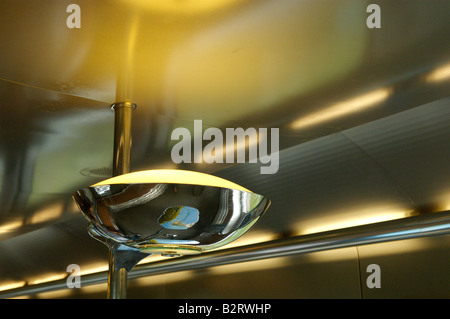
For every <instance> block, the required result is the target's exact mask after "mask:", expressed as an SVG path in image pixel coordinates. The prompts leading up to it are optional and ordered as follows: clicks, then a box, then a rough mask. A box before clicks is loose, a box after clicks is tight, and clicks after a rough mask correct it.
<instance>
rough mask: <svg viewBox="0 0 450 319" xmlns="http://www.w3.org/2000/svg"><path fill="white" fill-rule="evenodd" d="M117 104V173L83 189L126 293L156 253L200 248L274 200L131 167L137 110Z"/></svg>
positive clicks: (80, 201) (221, 183)
mask: <svg viewBox="0 0 450 319" xmlns="http://www.w3.org/2000/svg"><path fill="white" fill-rule="evenodd" d="M135 108H136V105H134V104H132V103H129V102H123V103H116V104H113V106H112V109H113V110H114V111H115V129H114V130H115V131H114V158H113V175H114V177H112V178H110V179H107V180H104V181H102V182H99V183H97V184H94V185H92V186H90V187H86V188H83V189H80V190H78V191H76V192H75V194H74V195H73V198H74V200H75V202H76V203H77V205H78V207H79V208H80V210H81V212H82V213H83V215H84V216H85V217H86V219H87V220H88V221H89V227H88V231H89V234H90V235H91V236H92V237H94V238H95V239H97V240H99V241H101V242H103V243H104V244H105V245H107V246H108V248H109V250H110V258H109V276H108V298H111V299H118V298H125V297H126V281H127V272H128V271H130V270H131V269H133V267H134V266H135V265H136V264H137V263H138V262H139V261H140V260H142V259H143V258H145V257H147V256H149V255H150V254H161V255H165V256H180V255H190V254H198V253H201V252H203V251H206V250H210V249H215V248H218V247H221V246H223V245H226V244H228V243H230V242H232V241H234V240H235V239H237V238H238V237H240V236H241V235H242V234H244V233H245V232H246V231H247V230H248V229H250V228H251V227H252V226H253V225H254V224H255V223H256V222H257V221H258V220H259V218H260V217H261V216H262V215H263V214H264V212H265V211H266V210H267V208H268V206H269V205H270V200H269V199H268V198H266V197H264V196H262V195H258V194H255V193H253V192H251V191H249V190H248V189H246V188H244V187H242V186H240V185H238V184H235V183H233V182H230V181H228V180H225V179H222V178H219V177H216V176H213V175H209V174H204V173H199V172H193V171H187V170H176V169H161V170H147V171H139V172H133V173H129V160H130V149H131V112H132V110H134V109H135Z"/></svg>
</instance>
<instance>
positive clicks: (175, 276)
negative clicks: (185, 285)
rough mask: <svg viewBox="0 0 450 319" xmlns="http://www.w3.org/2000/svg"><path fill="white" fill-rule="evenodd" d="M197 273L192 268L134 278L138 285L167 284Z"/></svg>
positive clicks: (187, 278) (191, 276)
mask: <svg viewBox="0 0 450 319" xmlns="http://www.w3.org/2000/svg"><path fill="white" fill-rule="evenodd" d="M194 276H195V273H194V272H193V271H192V270H186V271H180V272H174V273H168V274H161V275H157V276H147V277H142V278H137V279H135V280H133V283H135V284H137V285H138V286H153V285H165V284H170V283H173V282H179V281H184V280H189V279H192V278H193V277H194Z"/></svg>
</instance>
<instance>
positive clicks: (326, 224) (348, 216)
mask: <svg viewBox="0 0 450 319" xmlns="http://www.w3.org/2000/svg"><path fill="white" fill-rule="evenodd" d="M387 207H388V206H380V207H372V208H365V209H364V208H362V209H359V210H358V209H356V210H355V211H352V212H350V213H345V214H338V213H337V214H336V215H335V217H330V216H327V217H326V218H318V219H315V220H310V221H303V222H301V223H299V225H298V227H299V229H301V230H299V231H298V235H306V234H313V233H319V232H324V231H329V230H335V229H342V228H347V227H354V226H360V225H367V224H372V223H379V222H384V221H388V220H394V219H399V218H404V217H407V216H408V215H409V214H410V212H408V211H407V210H402V209H392V208H391V209H388V208H387Z"/></svg>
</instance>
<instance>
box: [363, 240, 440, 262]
mask: <svg viewBox="0 0 450 319" xmlns="http://www.w3.org/2000/svg"><path fill="white" fill-rule="evenodd" d="M431 247H432V245H431V244H430V239H429V238H413V239H406V240H397V241H391V242H388V243H379V244H372V245H363V246H359V247H357V249H358V252H359V255H360V257H361V258H368V257H371V258H372V257H377V256H387V255H399V254H407V253H411V252H416V251H421V250H428V249H430V248H431Z"/></svg>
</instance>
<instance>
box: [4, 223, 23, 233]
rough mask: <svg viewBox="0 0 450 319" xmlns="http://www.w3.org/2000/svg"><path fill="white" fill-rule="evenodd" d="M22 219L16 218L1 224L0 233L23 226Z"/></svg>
mask: <svg viewBox="0 0 450 319" xmlns="http://www.w3.org/2000/svg"><path fill="white" fill-rule="evenodd" d="M22 224H23V222H22V220H14V221H11V222H8V223H5V224H2V225H0V234H2V233H7V232H10V231H14V230H16V229H18V228H20V227H21V226H22Z"/></svg>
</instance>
